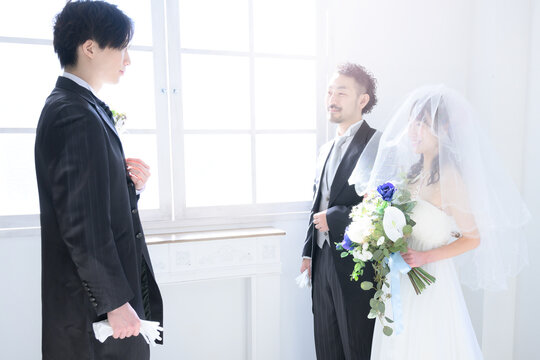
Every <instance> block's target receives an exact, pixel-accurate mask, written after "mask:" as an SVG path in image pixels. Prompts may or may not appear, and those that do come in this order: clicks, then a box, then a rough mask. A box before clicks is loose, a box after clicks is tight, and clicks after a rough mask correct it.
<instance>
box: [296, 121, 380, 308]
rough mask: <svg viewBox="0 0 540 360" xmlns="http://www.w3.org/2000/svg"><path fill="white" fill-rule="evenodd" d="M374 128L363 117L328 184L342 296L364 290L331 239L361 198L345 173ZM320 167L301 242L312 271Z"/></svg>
mask: <svg viewBox="0 0 540 360" xmlns="http://www.w3.org/2000/svg"><path fill="white" fill-rule="evenodd" d="M375 132H376V130H375V129H372V128H371V127H370V126H369V125H368V124H367V123H366V122H365V121H364V122H363V123H362V125H360V128H359V129H358V131H357V132H356V134H355V136H354V137H353V139H352V141H351V143H350V144H349V147H348V148H347V151H346V152H345V154H344V155H343V159H342V160H341V163H340V164H339V166H338V168H337V170H336V175H335V177H334V180H333V182H332V186H331V188H330V200H329V203H328V210H327V211H326V220H327V222H328V227H329V229H330V231H329V236H330V247H331V249H332V254H333V256H334V265H335V268H336V271H337V273H338V276H339V279H340V285H341V287H342V290H343V292H344V296H345V297H346V298H347V297H356V295H358V296H360V297H364V295H365V294H368V292H364V293H362V291H363V290H361V289H360V284H359V283H357V282H354V281H350V278H349V276H350V274H351V273H352V271H353V268H354V262H353V260H352V258H351V257H350V256H348V257H347V258H341V252H339V251H336V250H335V245H334V243H336V242H341V241H343V234H344V233H345V228H346V227H347V226H348V225H349V224H350V222H351V219H350V218H349V214H350V213H351V209H352V207H353V206H355V205H358V204H359V203H360V202H361V201H362V198H361V197H360V196H358V194H357V193H356V191H355V189H354V185H349V177H350V176H351V173H352V171H353V169H354V167H355V166H356V163H357V162H358V158H359V157H360V155H361V154H362V151H363V150H364V148H365V146H366V145H367V143H368V142H369V140H370V139H371V137H372V136H373V135H374V134H375ZM329 154H330V151H327V154H326V158H325V159H324V161H325V165H324V167H325V166H326V161H327V160H328V155H329ZM324 167H323V168H322V170H321V173H320V174H318V179H317V180H316V181H315V186H314V197H313V205H312V208H311V214H310V217H309V226H308V230H307V235H306V240H305V242H304V249H303V251H302V256H309V257H311V258H312V271H314V272H315V271H317V259H316V253H315V252H314V251H313V250H314V247H315V246H317V241H316V233H317V230H316V229H315V225H314V224H313V215H314V214H316V213H317V212H318V211H319V206H320V202H321V191H320V181H319V178H320V175H321V174H324ZM366 265H367V266H366V268H365V271H364V277H365V278H366V279H368V278H369V277H370V276H372V275H373V269H372V267H371V266H370V265H369V264H366ZM368 306H369V305H368ZM368 311H369V307H368Z"/></svg>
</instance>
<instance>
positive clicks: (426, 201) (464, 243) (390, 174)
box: [349, 85, 529, 360]
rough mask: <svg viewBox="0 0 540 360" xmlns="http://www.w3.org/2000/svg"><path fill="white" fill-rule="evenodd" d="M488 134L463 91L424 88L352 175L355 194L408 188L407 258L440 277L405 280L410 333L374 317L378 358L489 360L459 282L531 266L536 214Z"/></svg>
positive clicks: (485, 284)
mask: <svg viewBox="0 0 540 360" xmlns="http://www.w3.org/2000/svg"><path fill="white" fill-rule="evenodd" d="M486 135H487V134H486V132H485V131H483V130H482V128H481V127H480V124H479V123H477V122H476V121H475V119H474V116H473V112H472V110H471V108H470V105H469V104H468V103H467V102H466V101H465V100H464V98H463V97H462V96H461V95H459V94H458V93H456V92H455V91H453V90H451V89H448V88H446V87H444V86H442V85H439V86H430V87H423V88H420V89H418V90H416V91H415V92H413V93H412V94H411V95H410V96H409V98H408V99H407V101H406V102H405V103H404V104H403V105H402V106H401V108H400V109H399V110H398V111H397V113H396V115H395V116H394V117H393V118H392V120H391V121H390V123H389V125H388V126H387V128H386V129H385V132H384V133H383V136H382V138H381V140H380V143H379V146H378V147H377V146H376V145H375V144H373V145H368V147H371V149H366V151H364V154H365V155H362V156H363V157H362V158H360V160H359V162H358V165H357V168H356V169H355V171H354V172H353V175H352V176H351V179H350V180H349V182H351V183H355V185H356V189H357V191H358V193H360V194H364V193H365V192H366V190H369V189H372V188H376V187H377V186H378V185H380V184H384V183H386V182H388V181H390V182H393V183H394V184H396V185H397V187H398V188H405V189H407V190H409V191H410V192H411V195H412V199H413V200H414V201H416V206H415V207H414V210H413V213H412V215H411V218H412V219H413V220H414V221H415V222H416V225H415V226H414V228H413V233H412V236H411V238H410V239H409V244H408V248H409V249H408V251H407V252H406V253H404V254H402V256H403V259H404V260H405V261H406V262H407V263H408V264H409V265H410V266H411V267H418V266H421V267H422V268H423V269H425V270H426V271H427V272H429V273H430V274H431V275H433V276H434V277H435V278H436V279H437V280H436V282H435V283H434V284H432V285H430V286H428V287H427V289H425V290H424V291H423V292H422V294H420V295H416V293H415V291H414V289H413V287H412V285H411V283H410V281H409V279H408V277H407V276H406V275H403V276H402V277H401V300H402V313H403V330H402V331H401V332H400V333H399V334H398V333H397V332H394V334H393V335H391V336H386V335H384V334H383V331H382V325H381V323H380V322H377V325H376V327H375V331H374V338H373V347H372V354H371V359H374V360H390V359H396V360H398V359H399V360H407V359H410V360H412V359H414V360H422V359H423V360H433V359H437V360H444V359H448V360H450V359H452V360H458V359H459V360H462V359H482V352H481V350H480V347H479V345H478V341H477V339H476V336H475V333H474V330H473V327H472V324H471V320H470V317H469V313H468V310H467V307H466V304H465V301H464V298H463V294H462V291H461V284H460V281H461V282H462V283H464V284H467V285H468V286H469V287H471V288H473V289H495V290H497V289H504V288H505V286H506V280H507V279H508V277H510V276H514V275H515V274H517V272H519V270H521V268H522V267H523V266H524V265H526V263H527V257H526V252H525V248H524V241H525V240H524V238H523V236H520V230H519V229H520V228H521V227H522V226H523V225H524V223H525V222H526V221H528V219H529V212H528V211H527V209H526V207H525V205H524V204H523V202H522V200H521V197H520V195H519V193H518V191H517V189H516V187H515V186H514V185H513V183H512V181H511V180H510V179H509V178H508V176H507V175H505V173H504V171H503V169H502V167H501V166H500V165H499V164H498V162H497V158H496V156H495V154H494V152H493V150H492V149H493V148H492V147H491V145H490V144H489V142H488V141H487V140H486ZM370 154H371V155H370ZM375 154H376V156H375ZM373 158H375V160H373ZM369 164H372V165H373V170H372V171H371V174H370V172H369ZM367 176H369V179H367ZM387 309H388V310H387V314H392V310H391V304H390V301H388V304H387Z"/></svg>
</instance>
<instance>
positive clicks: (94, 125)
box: [35, 1, 163, 360]
mask: <svg viewBox="0 0 540 360" xmlns="http://www.w3.org/2000/svg"><path fill="white" fill-rule="evenodd" d="M132 35H133V24H132V21H131V19H130V18H128V17H127V16H126V15H125V14H124V13H122V12H121V11H120V10H119V9H118V8H117V7H116V6H114V5H111V4H108V3H106V2H102V1H79V2H68V3H67V5H66V6H65V7H64V9H63V10H62V12H61V13H60V14H58V15H57V17H56V22H55V25H54V50H55V52H56V53H57V54H58V57H59V59H60V64H61V65H62V67H63V68H64V75H63V76H60V77H59V78H58V81H57V83H56V87H55V88H54V90H53V91H52V93H51V95H50V96H49V97H48V98H47V101H46V103H45V106H44V108H43V111H42V113H41V117H40V119H39V124H38V127H37V133H36V145H35V161H36V173H37V181H38V187H39V199H40V209H41V239H42V244H41V252H42V331H43V333H42V353H43V359H51V360H58V359H62V360H85V359H130V360H132V359H141V360H142V359H149V358H150V353H149V346H148V344H147V343H146V341H145V340H144V339H143V337H142V335H140V334H139V330H140V320H141V319H146V320H153V321H159V322H160V323H162V318H163V305H162V300H161V295H160V292H159V289H158V286H157V284H156V280H155V278H154V274H153V270H152V265H151V262H150V257H149V254H148V249H147V246H146V243H145V239H144V235H143V230H142V226H141V221H140V219H139V213H138V209H137V201H138V198H139V192H140V191H141V190H142V189H143V188H144V186H145V183H146V180H147V179H148V177H149V176H150V173H149V169H148V166H147V165H146V164H145V163H144V162H142V161H141V160H138V159H127V161H126V159H125V156H124V152H123V149H122V144H121V142H120V138H119V137H118V134H117V133H116V130H115V127H114V123H113V119H112V116H111V111H110V110H109V108H108V107H107V105H105V104H104V103H103V102H102V101H101V100H99V99H98V98H97V97H96V92H97V91H99V90H100V89H101V87H102V85H103V84H105V83H117V82H118V81H119V79H120V77H121V76H122V75H123V73H124V71H125V69H126V66H127V65H129V64H130V58H129V54H128V51H127V46H128V44H129V42H130V41H131V38H132ZM104 319H108V321H109V323H110V325H111V326H112V328H113V337H112V338H108V339H107V340H106V341H105V342H104V343H100V342H99V341H97V340H96V338H95V336H94V333H93V329H92V323H94V322H97V321H101V320H104Z"/></svg>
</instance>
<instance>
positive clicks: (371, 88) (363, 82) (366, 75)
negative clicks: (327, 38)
mask: <svg viewBox="0 0 540 360" xmlns="http://www.w3.org/2000/svg"><path fill="white" fill-rule="evenodd" d="M337 73H338V74H340V75H343V76H348V77H352V78H353V79H354V80H355V81H356V83H357V84H358V85H359V86H361V87H363V88H364V89H366V93H367V94H368V95H369V101H368V103H367V104H366V106H365V107H364V109H362V114H368V113H369V112H371V109H373V107H374V106H375V105H376V104H377V94H376V93H377V79H375V77H374V76H373V75H372V74H371V73H370V72H369V71H367V70H366V68H364V67H363V66H361V65H358V64H353V63H349V62H346V63H342V64H339V65H338V66H337Z"/></svg>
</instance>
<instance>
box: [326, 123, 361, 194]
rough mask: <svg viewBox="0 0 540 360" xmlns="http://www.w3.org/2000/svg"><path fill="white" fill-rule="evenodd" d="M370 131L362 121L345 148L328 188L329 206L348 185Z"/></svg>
mask: <svg viewBox="0 0 540 360" xmlns="http://www.w3.org/2000/svg"><path fill="white" fill-rule="evenodd" d="M370 130H372V129H371V128H370V127H369V125H368V124H367V123H366V122H365V121H364V122H363V123H362V125H361V126H360V129H358V131H357V132H356V134H355V135H354V138H353V139H352V141H351V144H350V145H349V147H348V148H347V151H346V152H345V155H343V159H342V160H341V163H340V164H339V166H338V168H337V170H336V176H335V177H334V181H333V182H332V186H331V188H330V201H329V203H330V204H332V203H333V201H334V199H335V198H336V196H337V195H338V194H339V192H340V190H341V188H342V187H343V186H344V185H346V184H348V182H349V176H350V175H351V173H352V170H353V168H354V167H355V166H356V162H357V161H358V158H359V156H360V154H361V153H362V151H363V150H364V147H365V146H366V144H367V142H368V141H369V138H370V134H371V133H372V131H370Z"/></svg>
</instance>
